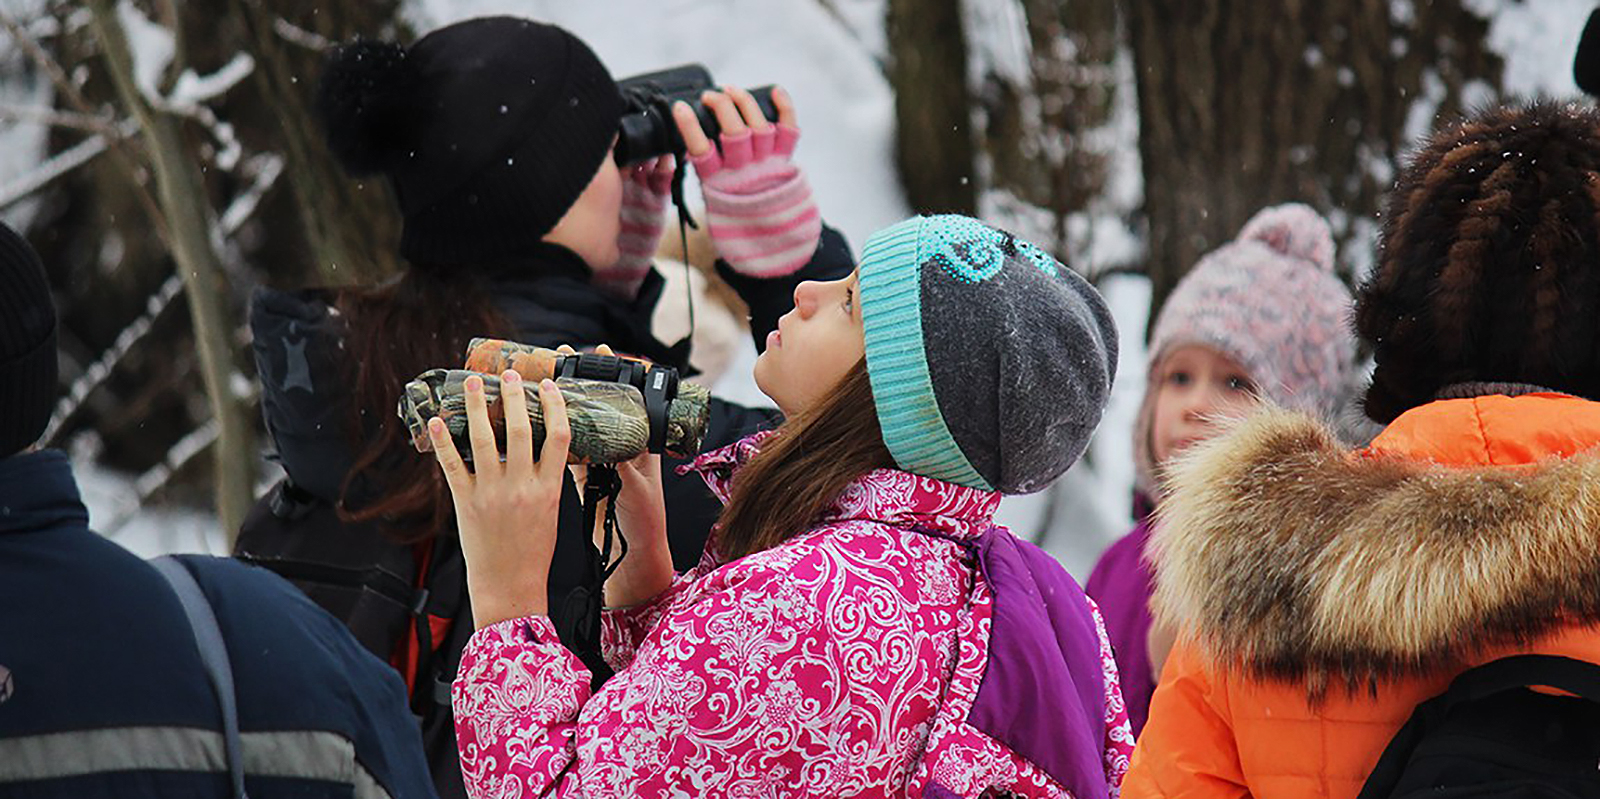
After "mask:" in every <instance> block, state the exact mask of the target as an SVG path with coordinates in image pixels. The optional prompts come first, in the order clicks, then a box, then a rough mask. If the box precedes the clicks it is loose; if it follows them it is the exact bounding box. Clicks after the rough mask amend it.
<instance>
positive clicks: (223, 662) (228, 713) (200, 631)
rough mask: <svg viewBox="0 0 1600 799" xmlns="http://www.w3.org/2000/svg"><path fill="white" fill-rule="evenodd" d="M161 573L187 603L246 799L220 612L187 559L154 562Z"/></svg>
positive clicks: (238, 787)
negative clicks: (186, 563) (187, 565)
mask: <svg viewBox="0 0 1600 799" xmlns="http://www.w3.org/2000/svg"><path fill="white" fill-rule="evenodd" d="M150 565H151V566H154V567H155V570H156V571H157V572H160V573H161V576H162V577H165V578H166V580H167V583H168V584H169V585H171V586H172V591H173V593H175V594H177V595H178V601H179V602H180V603H182V605H183V614H184V616H186V617H188V620H189V628H190V630H191V631H192V632H193V633H194V642H195V646H197V647H198V648H199V649H200V660H201V662H202V663H203V664H204V665H205V669H206V676H207V677H209V678H210V679H211V688H212V690H214V691H215V692H216V694H217V704H219V705H221V706H222V735H223V746H224V747H225V752H226V754H227V757H228V777H229V780H230V782H231V784H232V786H233V796H234V799H245V792H244V742H243V739H242V737H241V736H240V734H239V706H238V700H237V697H236V695H235V694H234V688H233V666H232V663H231V662H230V661H229V659H228V647H227V645H226V644H224V643H223V640H222V628H221V627H219V626H218V625H217V614H216V612H215V611H213V610H212V608H211V602H210V601H209V600H207V599H206V594H205V592H204V591H202V590H200V584H199V583H197V582H195V579H194V575H193V574H191V573H190V572H189V569H188V567H186V566H184V565H183V562H182V561H180V560H178V559H177V558H175V557H173V556H171V555H165V556H162V557H159V558H155V559H153V560H151V561H150Z"/></svg>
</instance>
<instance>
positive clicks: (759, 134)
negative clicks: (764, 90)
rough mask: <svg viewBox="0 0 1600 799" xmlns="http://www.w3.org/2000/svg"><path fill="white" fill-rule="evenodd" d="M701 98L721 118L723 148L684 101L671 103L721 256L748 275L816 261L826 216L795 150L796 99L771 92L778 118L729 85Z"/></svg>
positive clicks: (778, 273)
mask: <svg viewBox="0 0 1600 799" xmlns="http://www.w3.org/2000/svg"><path fill="white" fill-rule="evenodd" d="M701 102H702V103H703V104H704V105H705V107H706V108H709V109H711V113H712V114H713V115H714V116H715V117H716V118H717V125H718V127H720V128H721V130H722V132H721V134H720V138H719V143H720V145H721V146H720V147H712V146H711V141H710V139H708V138H706V134H705V131H703V130H701V129H700V125H699V123H698V122H697V121H696V120H695V116H694V112H693V111H691V110H690V108H689V106H688V104H686V103H682V102H679V103H675V104H673V106H672V116H673V119H674V120H676V121H677V123H678V131H679V132H680V133H682V134H683V142H684V146H685V148H686V151H687V153H688V157H689V162H690V163H692V164H694V170H695V172H696V174H698V175H699V176H700V189H701V193H702V194H703V195H704V196H705V200H706V225H707V227H708V228H709V229H710V231H711V242H712V244H714V245H716V248H717V254H718V255H720V256H722V260H724V261H726V262H727V263H728V266H731V267H733V270H734V271H736V272H738V273H740V274H742V275H746V276H749V277H759V278H773V277H782V276H784V275H789V274H793V273H794V272H795V271H796V270H798V269H800V268H801V267H803V266H805V264H806V262H807V261H809V260H811V256H812V255H813V254H815V253H816V251H817V241H818V239H819V238H821V236H822V215H821V213H820V212H818V210H817V202H816V199H815V198H814V197H812V195H811V186H810V185H809V184H808V183H806V180H805V176H804V175H802V174H801V173H800V168H799V167H797V166H795V164H794V162H793V160H792V158H791V156H793V155H794V148H795V145H796V144H798V143H799V141H800V128H798V127H796V124H795V114H794V102H793V101H792V100H790V98H789V94H788V92H785V91H784V90H783V89H781V88H774V89H773V90H772V105H773V108H774V110H776V111H777V116H778V119H777V124H773V123H772V122H769V121H768V120H767V118H766V116H765V115H763V114H762V113H761V107H760V106H759V105H758V104H757V103H756V100H755V98H754V97H752V96H751V95H750V92H748V91H745V90H744V89H740V88H737V87H732V86H730V87H727V88H726V89H725V91H723V92H706V93H705V94H703V95H701Z"/></svg>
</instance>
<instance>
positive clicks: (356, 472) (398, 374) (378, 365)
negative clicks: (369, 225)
mask: <svg viewBox="0 0 1600 799" xmlns="http://www.w3.org/2000/svg"><path fill="white" fill-rule="evenodd" d="M443 274H444V270H441V269H437V268H429V267H420V266H413V267H411V268H409V269H407V270H406V272H405V274H404V276H402V277H401V278H400V279H399V280H398V281H396V282H394V283H391V284H389V285H386V286H384V287H382V288H378V289H360V290H350V291H346V292H344V293H343V294H341V295H340V297H339V300H338V306H339V309H340V311H341V312H342V313H343V314H344V315H345V318H346V319H347V320H348V321H347V323H346V324H347V330H348V332H347V335H346V339H345V342H346V344H345V346H346V355H347V358H348V360H347V362H348V363H349V364H350V366H351V373H350V374H351V386H352V389H353V402H352V407H351V419H350V423H349V433H350V435H351V441H352V444H353V446H354V448H355V450H356V453H357V454H356V458H355V463H354V465H353V466H352V467H351V469H350V472H349V474H347V475H346V476H345V479H344V484H343V485H342V486H341V488H340V497H339V516H340V517H341V518H343V519H345V520H346V521H373V520H377V521H381V522H383V527H384V531H385V533H386V534H387V535H388V536H389V537H390V538H392V539H394V540H396V541H399V542H401V543H414V542H417V541H421V540H424V539H427V538H430V537H432V536H433V535H435V534H437V533H439V532H440V531H442V530H444V529H445V528H446V526H448V525H449V523H450V521H451V520H452V519H453V518H454V507H453V505H452V504H451V500H450V491H449V488H448V487H447V486H446V485H445V483H444V479H443V477H442V476H441V475H440V472H439V467H438V465H437V464H436V463H435V462H434V459H433V457H432V456H431V455H427V454H423V453H418V452H417V451H416V450H414V449H413V448H412V446H411V437H410V435H409V433H408V432H407V431H406V427H405V424H404V423H402V422H401V421H400V419H399V417H397V416H396V415H395V407H396V404H397V403H398V402H399V400H400V391H401V388H402V387H403V386H404V385H405V384H406V382H408V381H410V380H412V379H413V378H415V377H416V376H417V375H418V374H421V373H422V372H424V371H426V370H428V369H434V368H439V367H445V368H450V367H459V366H460V365H461V363H462V361H463V358H464V357H465V355H466V351H467V342H469V341H471V340H472V338H473V337H474V336H494V337H511V335H512V333H511V330H510V327H511V325H510V323H509V322H508V321H507V320H506V319H505V318H504V317H503V316H502V315H501V314H500V313H499V312H498V311H496V310H495V307H494V305H493V304H492V303H491V302H490V300H489V297H488V295H487V294H486V293H485V292H484V291H483V290H482V289H481V288H480V287H479V279H478V277H477V276H476V275H475V274H474V273H473V272H471V271H470V270H465V269H463V270H451V273H450V276H449V277H448V278H446V277H443Z"/></svg>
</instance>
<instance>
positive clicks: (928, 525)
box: [679, 430, 1001, 540]
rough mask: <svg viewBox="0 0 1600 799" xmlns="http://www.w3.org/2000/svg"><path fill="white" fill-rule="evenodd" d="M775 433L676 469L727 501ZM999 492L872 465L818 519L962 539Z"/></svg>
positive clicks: (991, 509)
mask: <svg viewBox="0 0 1600 799" xmlns="http://www.w3.org/2000/svg"><path fill="white" fill-rule="evenodd" d="M775 434H776V431H772V430H766V431H762V432H760V433H756V434H754V435H751V436H747V437H745V438H743V439H741V440H739V441H737V442H735V443H733V444H730V445H728V446H726V447H723V448H722V449H718V450H714V451H712V452H708V453H706V454H704V455H701V456H700V457H698V458H696V459H695V460H694V461H692V462H691V463H689V464H688V465H687V466H684V467H681V468H680V469H679V471H680V472H688V471H695V472H698V473H700V475H701V476H702V477H703V478H705V481H706V485H708V486H710V488H711V491H712V493H714V494H716V495H717V497H718V498H719V499H721V500H722V501H723V502H727V501H728V492H729V490H730V488H731V486H732V483H733V479H734V476H735V475H736V474H737V473H738V471H739V468H740V467H742V466H743V465H744V464H745V463H748V462H749V460H750V458H751V457H752V456H754V455H755V454H756V453H757V452H759V451H760V450H761V444H762V442H764V441H766V440H767V439H768V438H770V437H771V436H773V435H775ZM1000 498H1001V494H1000V492H998V491H984V490H981V489H977V488H968V487H966V486H960V485H956V484H955V483H947V482H945V481H943V480H936V479H934V478H932V477H921V476H919V475H915V474H912V473H910V472H905V471H901V470H899V469H874V470H873V471H871V472H868V473H866V474H864V475H862V476H861V477H858V478H856V480H855V481H853V482H851V483H850V485H848V486H846V487H845V489H844V491H843V492H841V493H840V494H839V498H838V499H837V500H835V501H834V503H833V505H832V506H830V508H829V509H828V511H827V512H826V513H825V514H824V516H823V518H822V520H821V522H820V524H837V523H841V522H850V521H874V522H880V523H882V524H888V525H893V526H895V527H905V528H915V529H919V530H924V531H927V532H932V533H936V534H938V535H940V536H943V537H947V538H955V539H960V540H965V539H971V538H976V537H977V536H979V535H981V534H982V533H983V532H984V531H985V530H987V529H988V528H989V527H990V526H992V525H993V523H994V514H995V511H996V510H997V509H998V508H999V507H1000Z"/></svg>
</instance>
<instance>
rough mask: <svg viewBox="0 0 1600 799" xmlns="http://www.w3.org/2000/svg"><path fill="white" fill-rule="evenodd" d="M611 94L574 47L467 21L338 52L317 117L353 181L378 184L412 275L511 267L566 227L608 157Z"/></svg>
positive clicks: (494, 21) (613, 114)
mask: <svg viewBox="0 0 1600 799" xmlns="http://www.w3.org/2000/svg"><path fill="white" fill-rule="evenodd" d="M622 110H623V103H622V97H621V95H620V93H619V92H618V91H617V85H616V82H615V81H613V80H612V79H611V74H610V73H609V72H607V71H606V68H605V65H603V64H601V63H600V59H599V58H597V57H595V54H594V53H593V52H592V51H591V50H590V49H589V48H588V46H587V45H585V44H584V43H583V42H582V41H581V40H579V39H578V38H577V37H576V36H573V35H572V34H570V33H568V32H566V31H565V30H562V29H561V28H558V27H556V26H554V25H545V24H541V23H538V22H533V21H530V20H525V19H518V18H515V17H484V18H479V19H470V20H466V21H464V22H459V23H456V24H454V25H449V26H446V27H444V28H440V29H439V30H436V31H434V32H432V33H430V34H428V35H427V36H424V37H422V38H421V39H419V40H418V41H417V42H416V43H414V44H412V45H411V47H409V48H404V47H401V46H399V45H396V44H389V43H378V42H371V41H362V40H358V41H356V42H354V43H352V44H349V45H346V46H343V47H340V48H338V49H336V50H335V51H334V52H333V53H332V54H331V55H330V56H329V59H328V65H327V68H326V71H325V72H324V73H323V76H322V83H321V85H320V86H319V87H318V94H317V111H318V115H319V116H320V118H321V120H322V123H323V125H324V128H325V130H326V132H327V135H328V143H329V146H330V147H331V148H332V150H333V152H334V155H335V156H337V157H338V158H339V160H340V161H341V162H342V163H343V164H344V165H345V167H346V168H347V169H348V170H349V171H350V172H352V173H353V174H357V175H363V174H373V173H382V174H384V175H385V176H387V177H388V178H389V180H390V182H391V183H392V184H393V185H394V188H395V193H396V195H397V196H398V197H399V200H400V211H401V213H402V215H403V216H404V219H405V227H404V233H403V234H402V239H401V244H400V252H401V254H402V255H404V256H405V257H406V258H407V259H408V260H410V261H411V262H412V263H414V264H418V265H444V266H454V265H470V264H473V263H475V262H484V261H491V260H495V259H498V258H504V257H506V256H513V255H517V254H519V253H520V252H523V251H525V250H526V249H527V248H528V247H529V246H530V245H532V244H534V243H537V242H538V241H539V240H540V239H542V238H543V237H544V235H545V234H546V233H548V232H550V229H551V228H552V227H554V226H555V224H556V223H557V222H559V221H560V220H561V217H562V216H563V215H565V214H566V212H567V209H569V208H571V207H572V204H573V203H574V202H575V201H577V199H578V195H580V194H582V193H583V190H584V188H585V187H586V186H588V185H589V181H590V180H591V179H593V178H594V175H595V172H596V171H598V170H599V168H600V166H601V164H602V163H603V162H604V159H605V158H607V157H608V156H609V154H610V151H611V143H612V140H613V138H614V136H615V135H616V132H617V125H618V121H619V120H620V119H621V117H622Z"/></svg>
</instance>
